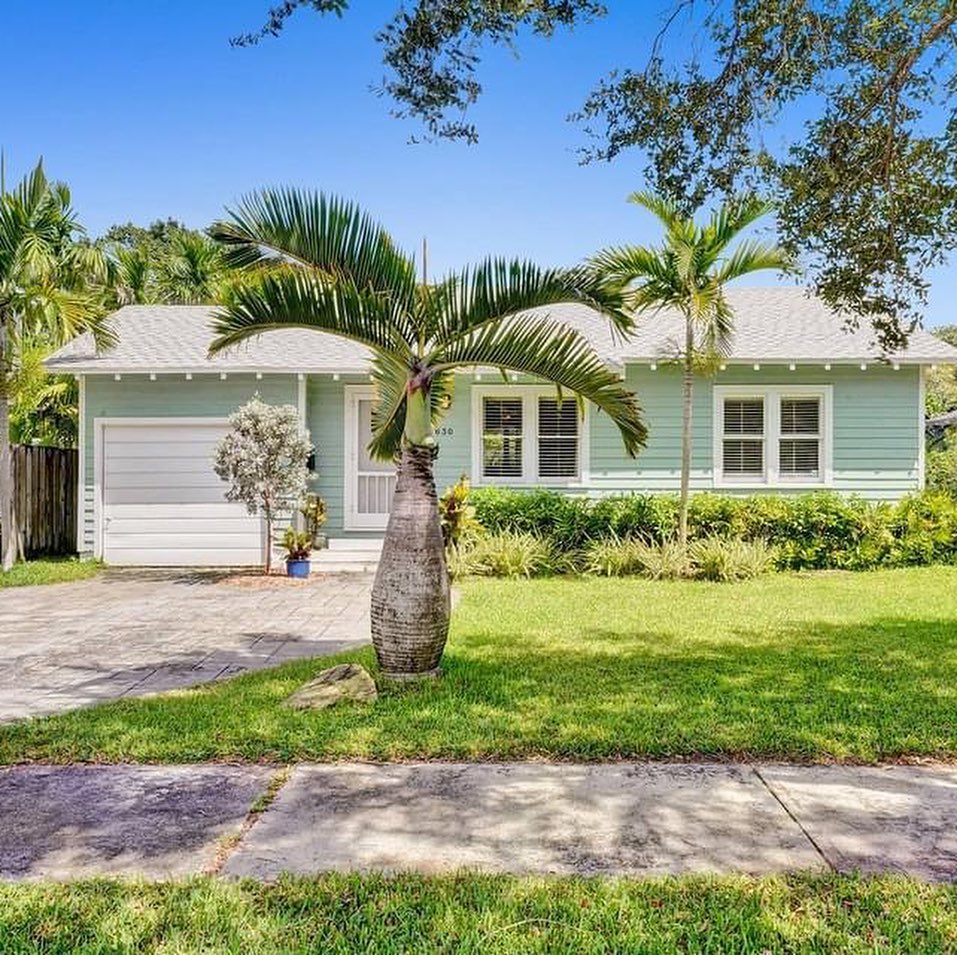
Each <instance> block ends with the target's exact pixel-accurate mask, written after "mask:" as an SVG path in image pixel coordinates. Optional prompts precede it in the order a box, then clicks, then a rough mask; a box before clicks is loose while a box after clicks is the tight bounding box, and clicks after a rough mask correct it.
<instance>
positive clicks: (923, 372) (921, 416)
mask: <svg viewBox="0 0 957 955" xmlns="http://www.w3.org/2000/svg"><path fill="white" fill-rule="evenodd" d="M926 400H927V369H926V368H925V367H924V366H923V365H921V366H920V368H918V369H917V489H918V490H920V491H923V490H924V488H925V487H926V486H927V410H926Z"/></svg>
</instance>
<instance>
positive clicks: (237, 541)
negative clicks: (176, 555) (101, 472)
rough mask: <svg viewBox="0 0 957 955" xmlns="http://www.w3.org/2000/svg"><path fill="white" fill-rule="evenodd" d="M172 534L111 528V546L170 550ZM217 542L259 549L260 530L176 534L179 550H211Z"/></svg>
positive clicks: (223, 545) (230, 547) (227, 547)
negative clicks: (114, 529) (125, 531)
mask: <svg viewBox="0 0 957 955" xmlns="http://www.w3.org/2000/svg"><path fill="white" fill-rule="evenodd" d="M169 540H170V535H169V534H168V533H163V532H162V531H161V530H159V529H158V528H156V529H154V532H153V533H150V531H149V530H146V531H142V532H140V531H137V532H135V533H133V534H130V533H125V534H124V533H122V532H116V533H114V531H113V528H112V527H111V528H110V547H112V548H113V549H115V550H128V549H132V548H140V549H141V550H168V549H169V546H170V543H169ZM214 544H216V545H217V547H221V548H222V549H223V550H237V549H243V548H247V547H248V548H254V549H256V550H258V548H259V545H260V536H259V534H258V532H252V531H249V530H248V529H247V530H245V531H243V530H238V531H237V530H234V531H232V532H231V533H228V534H222V535H213V534H203V533H190V534H183V533H177V534H176V549H177V550H188V551H192V550H201V549H206V550H209V549H211V548H212V547H213V545H214Z"/></svg>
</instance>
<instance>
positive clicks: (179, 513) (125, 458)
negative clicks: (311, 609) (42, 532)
mask: <svg viewBox="0 0 957 955" xmlns="http://www.w3.org/2000/svg"><path fill="white" fill-rule="evenodd" d="M225 430H226V429H225V426H223V425H221V424H216V425H205V424H195V423H190V424H180V423H172V422H171V423H170V424H148V425H147V424H138V425H137V424H126V423H123V424H119V425H112V424H111V425H107V426H106V427H105V429H104V435H103V438H104V440H103V442H102V454H103V460H102V470H101V473H102V485H103V486H102V517H103V522H102V533H103V557H104V559H105V560H106V561H107V562H108V563H114V564H126V565H136V564H139V565H143V566H202V565H210V566H227V565H229V566H237V565H245V566H248V565H253V564H258V563H259V562H260V561H261V559H262V530H261V522H260V520H259V518H258V517H256V516H254V515H249V514H248V513H247V512H246V509H245V507H244V506H243V505H241V504H236V503H232V502H229V501H226V499H225V491H226V489H227V485H226V484H225V483H224V482H222V481H221V480H220V479H219V478H218V477H217V476H216V474H215V472H214V471H213V466H212V462H213V454H214V450H215V446H216V443H217V442H218V441H219V439H220V438H221V437H222V435H223V434H224V433H225Z"/></svg>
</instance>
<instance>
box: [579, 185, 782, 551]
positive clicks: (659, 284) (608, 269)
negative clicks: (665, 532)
mask: <svg viewBox="0 0 957 955" xmlns="http://www.w3.org/2000/svg"><path fill="white" fill-rule="evenodd" d="M628 199H629V202H634V203H636V204H638V205H640V206H643V207H644V208H645V209H647V210H648V211H649V212H651V213H653V214H654V215H655V216H656V217H657V218H658V220H659V221H660V223H661V224H662V226H663V227H664V230H665V241H664V245H663V246H662V247H661V248H652V247H647V246H622V247H617V248H611V249H606V250H604V251H602V252H599V253H598V254H597V255H595V256H594V257H593V258H592V260H591V264H592V266H593V268H594V269H595V270H596V271H597V272H598V273H599V274H600V275H601V276H602V277H603V278H604V279H605V280H606V281H608V282H616V283H620V284H621V285H622V286H623V287H625V288H627V289H629V290H630V305H631V307H632V308H633V309H634V310H635V311H636V312H638V313H641V312H645V311H651V312H656V311H660V310H661V309H665V308H673V309H677V311H679V312H680V313H681V315H682V316H683V317H684V326H685V327H684V342H683V343H682V344H681V345H680V346H679V349H678V360H679V361H680V363H681V368H682V416H681V491H680V501H679V509H678V539H679V542H680V543H681V545H682V546H684V545H685V544H687V542H688V495H689V487H690V481H691V453H692V440H693V436H692V430H691V427H692V408H693V402H694V378H695V371H696V370H706V371H713V370H714V368H715V365H716V363H717V361H718V360H720V358H721V356H722V355H725V354H727V352H728V351H729V350H730V347H731V340H732V336H733V333H734V315H733V313H732V310H731V307H730V305H729V304H728V300H727V296H726V295H725V286H726V285H727V284H728V283H729V282H731V281H733V280H734V279H737V278H740V277H741V276H743V275H748V274H750V273H752V272H758V271H761V270H763V269H778V270H787V269H789V268H790V260H789V259H788V256H787V254H786V253H785V251H784V250H783V249H781V248H780V247H779V246H777V245H774V244H765V243H761V242H756V241H753V240H748V241H742V242H740V243H739V244H738V245H737V247H736V248H734V249H733V250H731V249H730V246H731V244H732V243H733V242H734V241H735V239H736V238H738V236H739V235H740V234H741V232H742V231H743V230H744V229H746V228H747V227H748V226H750V225H751V224H753V223H754V222H755V221H756V220H758V219H760V218H761V217H762V216H765V215H767V214H768V213H769V212H770V211H771V210H772V208H773V207H772V206H771V205H770V204H769V203H766V202H762V201H760V200H758V199H756V198H754V197H749V198H746V199H744V200H742V201H740V202H736V203H730V204H728V205H726V206H724V207H723V208H721V209H719V210H717V211H716V212H715V213H714V214H713V215H712V216H711V217H710V219H709V221H708V223H707V224H706V225H703V226H699V225H697V224H696V223H695V221H694V219H693V218H691V217H686V216H683V215H681V213H680V211H679V209H678V207H677V206H676V205H675V204H674V203H673V202H671V201H669V200H668V199H664V198H662V197H660V196H656V195H652V194H650V193H645V192H636V193H633V194H632V195H631V196H629V197H628Z"/></svg>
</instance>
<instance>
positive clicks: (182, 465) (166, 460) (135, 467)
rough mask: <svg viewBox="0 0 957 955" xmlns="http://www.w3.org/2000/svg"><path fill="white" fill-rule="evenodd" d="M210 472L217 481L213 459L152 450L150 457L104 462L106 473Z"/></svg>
mask: <svg viewBox="0 0 957 955" xmlns="http://www.w3.org/2000/svg"><path fill="white" fill-rule="evenodd" d="M190 471H192V472H194V473H196V474H205V475H206V476H207V477H208V476H209V475H210V474H211V475H212V479H213V480H214V481H219V480H220V479H219V477H217V475H216V472H215V471H213V460H212V458H210V459H209V460H208V461H200V460H197V459H196V458H194V457H193V458H191V457H162V458H157V457H156V451H155V450H154V452H153V455H152V457H146V456H144V457H141V458H125V457H124V458H111V459H110V460H109V461H107V463H106V474H107V476H112V475H115V474H183V473H188V472H190Z"/></svg>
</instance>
